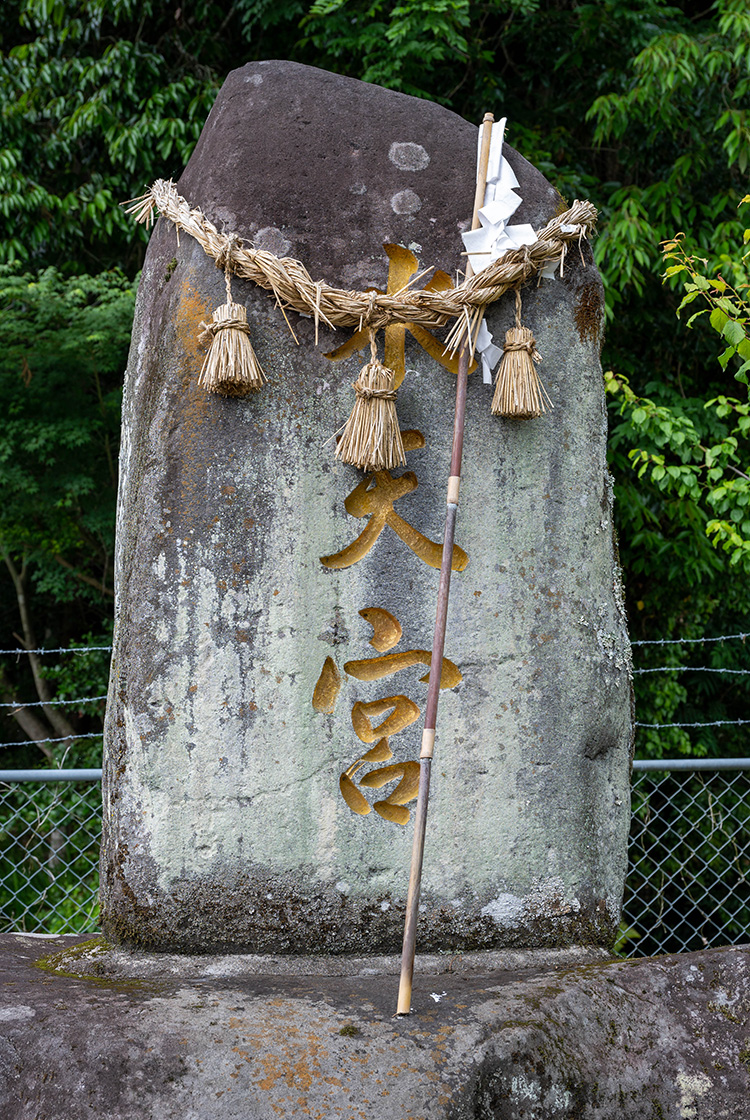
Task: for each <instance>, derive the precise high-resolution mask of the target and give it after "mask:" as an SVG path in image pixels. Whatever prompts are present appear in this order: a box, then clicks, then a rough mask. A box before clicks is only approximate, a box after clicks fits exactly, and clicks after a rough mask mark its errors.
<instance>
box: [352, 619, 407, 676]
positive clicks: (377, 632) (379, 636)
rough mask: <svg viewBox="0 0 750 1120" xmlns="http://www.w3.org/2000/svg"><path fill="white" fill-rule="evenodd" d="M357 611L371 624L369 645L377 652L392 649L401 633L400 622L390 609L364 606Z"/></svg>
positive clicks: (399, 638) (398, 640) (399, 639)
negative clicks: (371, 632) (371, 630)
mask: <svg viewBox="0 0 750 1120" xmlns="http://www.w3.org/2000/svg"><path fill="white" fill-rule="evenodd" d="M359 613H360V615H361V617H362V618H364V619H365V621H366V622H369V623H370V626H372V629H373V635H372V637H371V638H370V645H371V646H373V648H374V649H376V650H377V651H378V653H385V652H386V650H389V649H393V647H394V646H396V645H398V643H399V642H400V641H401V635H402V634H403V630H402V629H401V623H400V622H399V620H398V619H397V618H395V617H394V616H393V615H392V614H391V612H390V611H387V610H385V608H384V607H365V609H364V610H362V611H360V612H359ZM345 668H346V666H345Z"/></svg>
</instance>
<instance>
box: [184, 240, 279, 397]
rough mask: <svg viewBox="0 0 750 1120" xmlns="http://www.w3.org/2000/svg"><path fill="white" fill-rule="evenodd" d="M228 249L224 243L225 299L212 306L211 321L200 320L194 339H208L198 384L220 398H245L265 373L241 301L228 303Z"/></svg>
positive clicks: (259, 383) (229, 290)
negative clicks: (197, 334)
mask: <svg viewBox="0 0 750 1120" xmlns="http://www.w3.org/2000/svg"><path fill="white" fill-rule="evenodd" d="M230 251H231V246H230V244H229V243H227V246H226V249H225V251H224V254H223V258H224V262H225V267H224V280H225V283H226V288H227V302H226V303H225V304H223V305H222V306H221V307H217V308H216V310H215V311H214V313H213V317H212V319H213V321H212V322H210V323H201V328H202V329H201V334H200V335H199V338H198V341H199V342H200V343H202V344H205V343H207V342H210V343H211V346H210V349H209V351H208V354H207V355H206V360H205V361H204V363H203V368H202V369H201V372H200V377H199V378H198V384H199V385H202V386H203V388H204V389H207V390H208V391H209V393H218V394H219V395H220V396H222V397H245V396H247V394H248V393H252V392H255V391H256V390H257V389H260V387H261V385H262V384H263V382H264V381H265V376H264V374H263V370H262V369H261V366H260V362H259V361H258V359H257V357H256V354H255V351H254V350H253V346H252V343H251V342H250V327H249V326H248V324H247V312H246V311H245V308H244V307H242V305H241V304H239V303H233V302H232V282H231V270H230V265H229V255H230Z"/></svg>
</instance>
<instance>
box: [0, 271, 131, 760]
mask: <svg viewBox="0 0 750 1120" xmlns="http://www.w3.org/2000/svg"><path fill="white" fill-rule="evenodd" d="M134 297H135V284H134V282H132V281H130V280H128V279H126V277H125V276H123V274H122V273H120V272H109V273H101V274H99V275H98V276H95V277H92V276H79V277H72V278H68V279H66V278H64V277H62V276H60V274H59V273H57V272H56V271H55V270H54V269H51V268H50V269H46V270H45V271H44V272H42V273H40V274H39V275H33V274H31V273H26V272H23V271H21V270H20V269H18V268H14V267H12V266H9V265H5V266H2V267H0V410H2V415H3V416H4V418H5V420H4V424H3V426H2V429H0V493H2V499H3V500H2V503H1V504H0V553H1V554H2V557H3V559H4V563H3V565H2V567H1V568H0V588H2V596H1V600H2V603H3V609H2V618H1V620H0V621H2V633H3V635H4V637H3V643H2V644H3V647H5V648H7V647H12V646H14V645H17V644H18V642H19V639H17V638H15V637H14V636H13V635H14V634H15V633H16V632H19V631H20V632H21V638H22V639H23V640H25V641H27V643H28V644H31V645H32V646H33V645H35V644H36V637H35V635H37V634H38V635H41V640H43V641H44V644H45V645H47V646H48V647H57V646H65V645H67V644H68V643H69V642H70V639H71V637H72V638H73V639H74V641H73V644H76V639H77V641H78V643H80V644H95V645H107V644H108V643H109V640H110V634H111V609H112V595H113V593H112V555H113V549H114V516H115V502H116V496H117V473H116V464H117V453H118V445H119V426H120V400H121V394H122V388H121V386H122V371H123V368H124V364H125V358H126V355H127V349H128V344H129V340H130V329H131V323H132V315H133V304H134ZM13 576H15V581H14V579H13V578H12V577H13ZM22 598H23V602H22ZM24 610H25V612H26V614H24ZM87 630H89V631H91V635H90V637H91V641H88V637H89V636H87V634H86V631H87ZM94 635H95V636H94ZM107 669H108V658H107V656H106V655H102V654H86V655H79V656H78V657H72V658H71V657H68V658H64V657H63V658H60V659H58V663H57V664H55V663H53V664H52V665H46V664H45V663H44V662H43V661H42V668H41V676H42V677H43V678H45V679H46V680H47V681H48V683H49V690H50V692H51V694H54V693H55V692H57V695H58V697H66V696H67V697H71V698H77V697H80V696H91V695H102V694H103V693H105V692H106V688H107ZM0 670H1V671H0V693H1V694H2V698H3V700H10V699H13V700H19V701H20V702H24V701H25V702H32V703H34V704H35V705H36V704H38V700H39V698H40V697H39V695H38V690H37V688H36V686H35V683H34V681H33V680H32V674H31V666H30V663H29V661H28V659H27V658H26V657H24V658H23V659H21V660H20V661H19V660H16V661H13V662H10V663H5V662H4V663H3V664H2V665H0ZM103 709H104V705H103V703H102V702H98V703H96V704H93V705H82V706H81V707H80V710H70V709H68V710H66V713H65V716H66V719H67V720H68V723H69V725H70V730H71V731H72V730H77V731H80V732H84V731H85V732H90V731H97V730H100V729H101V719H102V715H103ZM38 717H39V718H40V719H41V718H43V717H42V713H41V712H39V713H38ZM3 725H4V726H3V731H4V738H5V740H6V741H8V742H15V741H17V740H21V739H22V738H23V735H22V734H21V733H20V731H21V728H20V727H19V725H18V724H17V723H16V722H14V721H12V720H11V718H10V717H9V716H7V715H6V716H5V717H4V719H3ZM43 730H46V733H47V736H48V737H50V738H64V736H65V735H67V734H68V730H67V728H63V729H62V730H61V729H59V728H58V729H55V727H54V726H50V727H47V728H45V729H43ZM40 733H43V732H40ZM47 750H48V752H49V753H48V757H49V760H50V761H55V762H58V763H59V762H61V761H62V760H63V758H65V759H66V760H67V763H68V764H69V765H70V764H79V765H97V764H98V763H97V758H96V756H97V754H98V751H99V748H98V746H96V745H95V744H94V743H93V742H92V741H86V740H82V741H80V742H77V743H75V744H74V745H71V743H70V742H69V741H65V742H62V743H59V744H53V745H52V746H51V747H49V748H47ZM25 761H27V756H26V755H25V754H24V751H23V749H22V748H15V749H13V750H12V751H9V752H7V753H6V755H5V757H4V764H5V766H10V765H12V764H13V763H15V764H16V765H23V764H24V763H25Z"/></svg>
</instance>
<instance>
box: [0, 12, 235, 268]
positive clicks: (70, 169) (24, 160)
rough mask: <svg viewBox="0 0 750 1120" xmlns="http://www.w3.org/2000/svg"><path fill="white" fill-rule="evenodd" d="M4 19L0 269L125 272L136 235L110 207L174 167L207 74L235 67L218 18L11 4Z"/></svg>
mask: <svg viewBox="0 0 750 1120" xmlns="http://www.w3.org/2000/svg"><path fill="white" fill-rule="evenodd" d="M4 14H5V31H4V35H3V40H2V53H0V88H1V89H2V90H3V96H2V112H1V113H0V213H2V214H3V215H4V216H5V218H6V219H8V222H7V227H6V231H5V232H4V234H3V236H2V237H0V262H12V261H14V260H19V261H29V262H37V261H40V260H41V261H44V262H45V263H48V264H55V265H57V266H58V267H61V268H64V269H65V270H66V271H68V270H70V271H76V270H83V269H86V268H92V267H93V268H95V269H98V268H101V266H102V264H104V265H105V266H111V265H113V264H120V265H121V266H122V267H124V268H125V269H126V270H128V271H133V270H134V269H135V268H137V267H138V266H139V264H140V261H141V259H142V253H143V248H144V243H145V240H146V236H145V234H143V235H138V236H135V237H134V235H133V229H132V224H131V222H130V220H129V219H128V218H127V217H126V215H125V214H124V213H123V212H122V211H121V210H120V209H119V207H118V205H117V204H118V203H119V202H121V201H123V200H125V199H128V198H132V197H133V196H134V195H136V194H138V193H140V191H141V189H142V187H143V186H144V184H147V183H148V182H150V181H152V180H153V179H154V178H156V177H157V176H158V175H166V176H167V177H168V176H169V175H170V174H173V173H179V172H180V170H181V169H182V167H183V165H184V164H185V163H186V161H187V160H188V158H189V156H190V154H191V152H192V150H193V147H194V146H195V142H196V140H197V139H198V136H199V134H200V130H201V128H202V127H203V123H204V121H205V118H206V115H207V113H208V111H209V109H210V108H211V105H212V104H213V101H214V98H215V96H216V92H217V90H218V87H219V85H220V78H219V75H218V73H217V71H216V69H214V66H215V65H218V66H219V67H221V68H224V67H225V66H226V65H227V63H230V64H236V63H235V62H234V60H233V59H232V54H231V51H229V50H227V49H226V47H225V46H222V45H220V44H219V43H218V42H217V40H216V32H217V30H219V29H220V28H222V26H223V25H224V24H227V25H228V23H231V18H228V17H227V15H226V9H225V8H224V6H223V5H219V4H215V3H211V2H210V0H202V2H198V3H196V4H192V5H189V6H187V7H183V8H177V9H176V11H174V10H172V9H165V8H163V7H162V6H161V5H158V4H155V3H154V2H153V0H145V2H141V3H135V0H116V2H114V3H105V2H104V0H84V2H82V3H81V2H76V0H21V2H16V3H12V2H11V3H9V4H7V5H6V11H5V12H4ZM13 15H15V16H16V20H17V23H16V26H14V21H13V18H12V17H13ZM230 16H231V10H230ZM230 41H231V40H230ZM11 217H12V223H11V221H10V220H9V219H11ZM71 266H72V267H71Z"/></svg>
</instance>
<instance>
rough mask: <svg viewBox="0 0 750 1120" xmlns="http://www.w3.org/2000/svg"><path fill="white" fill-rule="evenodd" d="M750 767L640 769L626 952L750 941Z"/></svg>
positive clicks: (700, 763)
mask: <svg viewBox="0 0 750 1120" xmlns="http://www.w3.org/2000/svg"><path fill="white" fill-rule="evenodd" d="M749 792H750V759H712V760H703V759H700V760H696V759H690V760H687V759H680V760H678V761H674V762H664V761H660V762H636V763H635V766H634V772H633V785H632V818H631V825H630V844H629V850H628V856H629V867H628V876H627V880H626V883H625V900H624V907H623V924H624V927H625V928H624V932H623V937H622V939H621V949H622V951H623V952H625V953H626V954H627V955H628V956H653V955H654V954H655V953H680V952H689V951H692V950H694V949H706V948H708V947H709V946H710V945H730V944H734V943H736V942H738V941H747V940H749V939H750V890H748V882H749V880H750V800H749V799H748V793H749Z"/></svg>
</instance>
